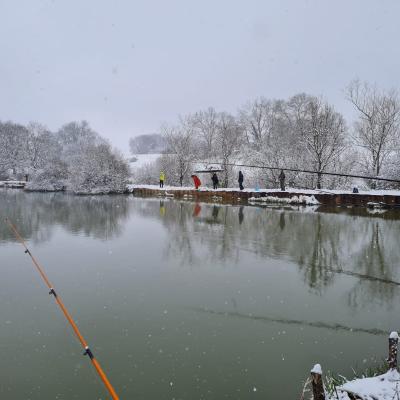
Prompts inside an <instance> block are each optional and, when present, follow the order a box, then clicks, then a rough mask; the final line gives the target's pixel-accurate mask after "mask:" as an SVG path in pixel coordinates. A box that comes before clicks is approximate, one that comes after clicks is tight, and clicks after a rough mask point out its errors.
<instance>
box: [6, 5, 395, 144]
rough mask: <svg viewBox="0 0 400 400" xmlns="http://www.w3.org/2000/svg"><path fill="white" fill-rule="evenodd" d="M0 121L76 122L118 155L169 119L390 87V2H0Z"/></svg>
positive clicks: (340, 99) (337, 99) (338, 100)
mask: <svg viewBox="0 0 400 400" xmlns="http://www.w3.org/2000/svg"><path fill="white" fill-rule="evenodd" d="M0 18H1V19H0V21H1V23H0V120H13V121H15V122H20V123H27V122H29V121H32V120H35V121H39V122H41V123H43V124H45V125H47V126H48V127H49V128H50V129H53V130H55V129H57V128H59V127H60V126H61V125H62V124H64V123H66V122H68V121H71V120H82V119H86V120H88V121H89V123H90V124H91V126H92V127H93V128H94V129H96V130H97V131H98V132H99V133H100V134H102V135H104V136H106V137H108V138H109V139H110V140H111V141H112V143H113V144H114V145H115V146H117V147H119V148H120V149H121V150H123V151H124V152H126V151H127V148H128V140H129V138H130V137H132V136H135V135H139V134H143V133H153V132H157V131H158V130H159V127H160V124H161V123H162V122H164V121H165V122H173V121H174V120H176V119H177V117H178V115H179V114H185V113H190V112H194V111H197V110H199V109H202V108H206V107H209V106H214V107H215V108H216V109H217V110H218V111H230V112H233V113H235V112H236V111H237V109H238V108H239V107H240V106H241V105H243V104H244V103H246V102H247V101H248V100H251V99H254V98H255V97H258V96H265V97H269V98H287V97H289V96H291V95H293V94H296V93H298V92H307V93H310V94H316V95H323V96H324V97H325V98H326V99H327V100H329V101H330V102H332V103H333V104H334V105H335V106H336V108H337V109H338V110H339V111H342V112H343V113H344V114H345V115H346V116H349V115H350V107H349V105H348V104H347V102H346V100H345V99H344V94H343V90H344V88H345V87H346V85H347V84H348V83H349V81H350V80H351V79H353V78H355V77H358V78H360V79H362V80H368V81H370V82H373V83H376V84H378V85H379V86H381V87H385V88H389V87H397V88H398V87H399V86H400V85H399V76H400V54H399V49H400V46H399V39H400V1H399V0H260V1H255V0H243V1H234V0H197V1H191V0H182V1H175V0H159V1H151V0H143V1H134V0H132V1H129V0H125V1H122V0H120V1H118V0H109V1H105V0H54V1H40V0H26V1H22V0H0Z"/></svg>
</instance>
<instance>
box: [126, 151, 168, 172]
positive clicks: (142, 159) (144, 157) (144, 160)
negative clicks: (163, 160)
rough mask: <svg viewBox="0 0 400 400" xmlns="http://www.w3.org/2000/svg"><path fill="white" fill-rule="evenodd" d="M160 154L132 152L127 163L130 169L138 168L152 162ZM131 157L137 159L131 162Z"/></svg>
mask: <svg viewBox="0 0 400 400" xmlns="http://www.w3.org/2000/svg"><path fill="white" fill-rule="evenodd" d="M160 156H161V154H134V155H131V156H130V157H129V165H130V167H131V169H132V170H135V169H139V168H142V167H143V166H145V165H147V164H152V163H153V162H155V161H156V160H157V158H159V157H160ZM132 158H136V159H137V161H134V162H131V161H130V160H131V159H132Z"/></svg>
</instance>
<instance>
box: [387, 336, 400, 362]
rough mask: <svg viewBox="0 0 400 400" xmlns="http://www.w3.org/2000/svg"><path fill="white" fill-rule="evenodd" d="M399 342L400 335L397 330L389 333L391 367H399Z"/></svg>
mask: <svg viewBox="0 0 400 400" xmlns="http://www.w3.org/2000/svg"><path fill="white" fill-rule="evenodd" d="M398 342H399V335H398V333H397V332H392V333H391V334H390V335H389V358H388V363H389V369H396V368H397V344H398Z"/></svg>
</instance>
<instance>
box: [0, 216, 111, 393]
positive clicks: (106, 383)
mask: <svg viewBox="0 0 400 400" xmlns="http://www.w3.org/2000/svg"><path fill="white" fill-rule="evenodd" d="M5 221H6V223H7V224H8V226H9V227H10V228H11V230H12V231H13V233H14V235H15V237H16V238H17V240H18V241H19V242H20V243H21V244H22V246H24V248H25V254H28V255H29V256H30V258H31V259H32V262H33V264H34V265H35V267H36V269H37V270H38V272H39V274H40V276H41V277H42V278H43V280H44V281H45V283H46V285H47V287H48V288H49V290H50V292H49V294H50V295H53V296H54V299H55V300H56V302H57V304H58V305H59V306H60V308H61V311H62V312H63V314H64V316H65V318H66V319H67V321H68V322H69V324H70V325H71V327H72V329H73V331H74V333H75V335H76V336H77V338H78V340H79V341H80V343H81V345H82V347H83V349H84V350H85V352H84V353H83V355H85V356H86V355H87V356H89V358H90V361H91V362H92V364H93V366H94V368H95V369H96V372H97V374H98V375H99V377H100V379H101V380H102V381H103V383H104V386H105V387H106V389H107V390H108V392H109V393H110V396H111V398H112V399H113V400H118V399H119V397H118V395H117V393H116V392H115V390H114V388H113V387H112V385H111V383H110V381H109V380H108V378H107V375H106V374H105V372H104V371H103V369H102V368H101V366H100V364H99V362H98V361H97V360H96V358H95V357H94V355H93V352H92V351H91V350H90V348H89V346H88V344H87V342H86V340H85V338H84V337H83V336H82V334H81V332H80V331H79V329H78V326H77V325H76V323H75V321H74V320H73V319H72V317H71V314H70V313H69V312H68V310H67V308H66V307H65V305H64V303H63V302H62V301H61V298H60V296H59V295H58V294H57V293H56V291H55V290H54V287H53V285H52V284H51V283H50V281H49V279H48V278H47V276H46V274H45V273H44V270H43V268H42V267H41V266H40V264H39V263H38V262H37V260H36V259H35V257H34V256H33V255H32V253H31V252H30V250H29V249H28V247H27V245H26V243H25V241H24V239H23V238H22V236H21V235H20V234H19V233H18V231H17V229H16V228H15V226H14V225H13V224H12V223H11V221H10V220H9V219H8V218H6V220H5Z"/></svg>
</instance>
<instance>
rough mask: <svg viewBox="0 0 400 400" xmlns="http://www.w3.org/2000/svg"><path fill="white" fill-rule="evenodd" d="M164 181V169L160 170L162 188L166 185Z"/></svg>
mask: <svg viewBox="0 0 400 400" xmlns="http://www.w3.org/2000/svg"><path fill="white" fill-rule="evenodd" d="M164 181H165V174H164V171H161V172H160V188H163V187H164Z"/></svg>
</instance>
